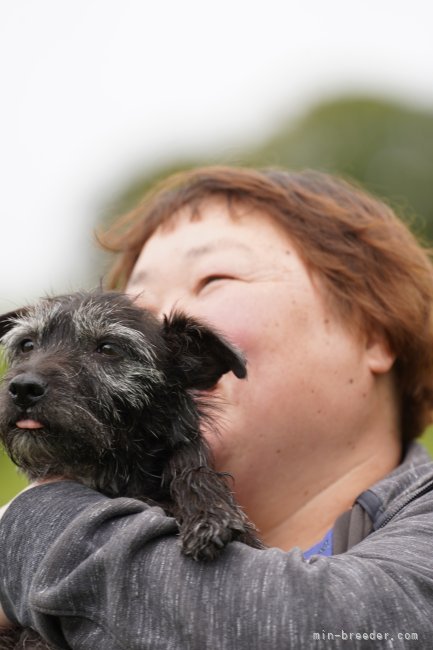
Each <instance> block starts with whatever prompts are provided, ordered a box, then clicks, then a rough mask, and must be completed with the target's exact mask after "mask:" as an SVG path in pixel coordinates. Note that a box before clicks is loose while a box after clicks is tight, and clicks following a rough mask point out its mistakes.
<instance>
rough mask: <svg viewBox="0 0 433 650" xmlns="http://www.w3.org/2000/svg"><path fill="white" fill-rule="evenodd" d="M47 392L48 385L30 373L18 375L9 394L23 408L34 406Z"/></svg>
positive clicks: (10, 387) (11, 384) (10, 385)
mask: <svg viewBox="0 0 433 650" xmlns="http://www.w3.org/2000/svg"><path fill="white" fill-rule="evenodd" d="M46 392H47V385H46V383H45V382H44V381H42V379H41V378H40V377H36V376H35V375H31V374H29V373H22V374H21V375H17V376H16V377H14V379H12V381H11V382H10V384H9V394H10V396H11V397H12V399H13V401H14V402H15V404H17V405H18V406H21V408H27V407H29V406H33V404H36V402H38V401H39V400H40V399H41V397H43V396H44V395H45V393H46Z"/></svg>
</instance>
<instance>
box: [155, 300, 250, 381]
mask: <svg viewBox="0 0 433 650" xmlns="http://www.w3.org/2000/svg"><path fill="white" fill-rule="evenodd" d="M163 336H164V339H165V342H166V344H167V347H168V354H169V362H170V366H172V369H173V371H174V373H175V375H176V376H177V377H178V378H180V380H181V382H182V383H183V385H184V386H185V388H196V389H198V390H207V389H209V388H212V387H213V386H215V384H216V383H217V381H218V380H219V378H220V377H221V376H222V375H225V374H226V373H227V372H233V373H234V374H235V375H236V377H239V378H240V379H243V378H244V377H246V375H247V369H246V362H245V359H244V357H243V356H242V354H241V353H240V352H239V350H237V349H236V348H235V347H234V346H233V345H232V344H231V343H228V341H226V340H225V339H224V338H223V337H222V336H221V335H220V334H218V333H216V332H214V331H213V330H212V329H211V328H209V327H207V326H206V325H204V324H202V323H199V322H198V321H196V320H195V319H193V318H189V317H188V316H185V315H184V314H181V313H179V312H174V313H172V314H170V316H168V317H167V316H165V317H164V324H163Z"/></svg>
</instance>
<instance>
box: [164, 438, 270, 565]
mask: <svg viewBox="0 0 433 650" xmlns="http://www.w3.org/2000/svg"><path fill="white" fill-rule="evenodd" d="M207 457H208V453H207V450H206V448H205V447H204V445H202V446H201V448H199V449H197V448H196V446H194V447H192V446H188V447H182V448H181V449H179V450H178V451H177V452H176V454H175V455H174V456H173V458H172V460H171V461H170V464H169V467H168V469H167V476H166V479H167V480H168V482H169V483H170V494H171V497H172V500H173V504H174V505H173V507H172V510H173V514H174V516H175V517H176V519H177V521H178V523H179V527H180V541H181V544H182V551H183V553H184V554H185V555H189V556H191V557H192V558H193V559H194V560H212V559H214V558H216V557H217V556H218V554H219V553H220V552H221V550H222V549H223V548H224V546H225V545H226V544H227V543H228V542H230V541H232V540H238V541H241V542H244V543H245V544H248V545H249V546H253V547H255V548H263V544H262V543H261V542H260V541H259V539H258V538H257V536H256V533H257V531H256V529H255V528H254V526H253V524H252V523H251V522H250V521H249V520H248V518H247V516H246V515H245V513H244V512H243V511H242V509H241V508H240V506H238V505H237V503H236V502H235V500H234V498H233V494H232V492H231V490H230V488H229V485H228V482H227V477H226V475H224V474H221V473H219V472H216V471H214V470H213V469H211V468H210V467H209V464H208V458H207Z"/></svg>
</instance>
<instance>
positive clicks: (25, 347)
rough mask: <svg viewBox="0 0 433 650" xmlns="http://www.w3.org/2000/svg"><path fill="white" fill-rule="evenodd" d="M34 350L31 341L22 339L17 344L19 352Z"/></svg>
mask: <svg viewBox="0 0 433 650" xmlns="http://www.w3.org/2000/svg"><path fill="white" fill-rule="evenodd" d="M34 348H35V344H34V343H33V341H32V340H31V339H23V340H22V341H21V342H20V344H19V349H20V350H21V352H24V353H26V352H31V351H32V350H34Z"/></svg>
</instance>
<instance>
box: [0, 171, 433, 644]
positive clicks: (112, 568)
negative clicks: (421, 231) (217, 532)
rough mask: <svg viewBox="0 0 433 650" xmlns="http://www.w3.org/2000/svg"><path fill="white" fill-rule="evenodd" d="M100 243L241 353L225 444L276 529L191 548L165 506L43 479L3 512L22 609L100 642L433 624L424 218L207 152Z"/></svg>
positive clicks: (256, 505) (122, 282) (22, 616)
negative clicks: (425, 444) (181, 545)
mask: <svg viewBox="0 0 433 650" xmlns="http://www.w3.org/2000/svg"><path fill="white" fill-rule="evenodd" d="M105 244H106V246H107V247H109V248H111V249H112V250H116V251H118V252H119V253H120V255H119V258H118V261H117V263H116V266H115V267H114V269H113V273H112V275H111V278H110V283H111V285H112V286H116V287H118V288H122V289H123V288H125V289H126V290H127V291H128V292H129V293H130V294H132V295H134V296H136V297H137V300H140V301H141V302H142V304H143V305H145V306H146V307H148V308H150V309H152V310H153V311H154V312H155V314H157V315H158V316H162V315H163V314H164V313H168V312H169V311H170V310H171V309H173V308H174V307H179V308H182V309H183V310H185V311H187V312H188V313H190V314H191V315H193V316H196V317H198V318H201V319H203V320H205V321H207V322H209V323H210V324H211V325H213V326H215V327H216V328H217V329H219V330H220V331H221V332H222V333H223V334H225V335H226V337H227V338H228V339H230V340H231V341H233V342H234V343H235V344H237V345H238V346H239V347H240V348H241V350H243V352H244V353H245V355H246V357H247V359H248V368H249V379H248V381H247V382H239V381H238V380H236V379H235V378H232V377H231V376H230V375H226V376H225V377H224V378H223V379H222V380H221V381H220V382H219V384H218V386H217V389H216V392H217V394H218V395H219V396H220V397H221V399H222V401H223V404H224V410H223V413H222V417H221V423H220V424H221V427H220V428H221V433H220V435H219V436H214V437H212V438H210V444H211V446H212V448H213V451H214V455H215V461H216V465H217V467H218V469H221V470H224V471H228V472H230V473H231V474H232V476H233V478H234V492H235V494H236V497H237V499H238V501H239V502H240V504H241V505H242V506H243V507H244V509H245V511H246V512H247V514H248V515H249V517H250V518H251V519H252V520H253V521H254V523H255V524H256V525H257V527H258V529H259V531H260V534H261V537H262V539H263V540H264V542H265V543H266V545H267V546H269V547H270V548H269V550H265V551H258V550H255V549H251V548H249V547H246V546H244V545H242V544H239V543H233V544H231V545H229V547H228V548H227V550H226V551H225V552H224V553H223V555H222V557H221V558H220V559H219V560H218V561H216V562H214V563H210V564H201V565H200V564H196V563H193V562H191V561H190V560H187V559H185V558H183V557H182V556H181V554H180V552H179V549H178V546H177V544H176V538H175V527H174V525H173V522H172V520H171V519H169V518H168V517H165V516H164V515H163V514H162V513H161V512H159V511H158V510H154V509H151V508H148V507H147V506H145V505H144V504H141V503H139V502H135V501H133V500H125V499H119V500H109V499H107V498H105V497H103V496H102V495H99V494H97V493H94V492H92V491H91V490H88V489H87V488H84V487H83V486H81V485H78V484H74V483H70V482H61V481H59V482H55V483H52V484H49V485H43V486H39V487H37V488H35V489H32V490H28V491H27V492H26V493H25V494H22V495H21V496H20V497H18V498H17V499H16V501H14V502H13V504H12V506H11V507H10V508H9V509H8V510H7V512H6V515H5V517H4V519H3V520H2V525H1V527H0V545H1V550H2V552H3V553H4V554H6V555H7V556H8V559H7V561H6V563H5V565H4V566H3V568H2V580H1V584H2V585H3V586H2V587H1V593H0V595H1V599H2V604H3V607H4V609H5V611H6V614H7V615H8V616H9V618H17V619H18V620H20V622H21V623H23V624H26V625H29V624H30V625H32V626H34V627H36V628H37V629H38V630H39V631H41V632H42V633H44V634H45V636H46V638H47V639H49V640H51V641H52V642H54V643H57V644H58V645H59V646H60V647H69V646H70V647H77V648H78V647H79V648H104V650H105V649H108V648H120V647H124V648H128V649H131V648H152V649H155V648H159V647H160V648H197V649H200V650H203V648H212V649H215V648H218V649H223V648H224V649H225V648H227V649H229V648H230V649H234V648H236V649H237V648H244V647H245V648H247V647H248V648H258V649H259V648H260V649H261V650H262V649H263V648H273V649H276V650H277V649H278V648H288V647H293V648H310V647H314V640H319V641H322V643H323V641H327V640H328V639H329V640H331V639H332V641H333V643H335V647H340V643H341V644H342V647H344V645H345V644H346V645H347V641H350V642H351V644H352V646H351V647H365V643H366V641H367V640H368V642H369V643H370V642H371V641H372V640H374V641H376V640H381V639H383V640H385V641H388V642H390V639H391V638H393V639H394V641H393V643H394V645H393V646H392V647H404V642H405V640H407V637H405V636H404V635H407V634H415V635H417V640H419V641H424V643H427V639H428V638H431V634H432V632H433V623H432V622H431V616H428V615H427V613H428V612H431V607H432V604H433V561H431V560H430V557H431V553H430V539H431V533H432V532H433V507H432V506H431V505H430V501H431V495H430V494H429V491H430V489H433V463H431V462H430V460H429V458H428V457H427V455H426V454H425V452H423V450H422V449H421V448H420V447H419V446H418V445H416V444H413V442H412V441H413V439H414V438H415V437H416V436H418V435H419V434H420V433H421V432H422V431H423V429H424V427H425V426H426V425H427V424H428V422H429V421H430V415H431V406H432V394H433V393H432V382H433V373H432V367H433V346H432V343H433V325H432V304H433V273H432V267H431V264H430V262H429V259H428V257H427V255H426V253H424V252H423V251H422V249H421V247H420V246H419V245H418V244H417V243H416V241H415V240H414V238H413V237H412V236H411V235H410V233H409V232H408V230H407V229H406V228H405V227H404V226H403V224H402V223H401V222H399V221H398V220H397V218H396V217H395V216H394V214H393V213H392V211H391V210H390V209H389V208H387V207H385V206H384V205H383V204H381V203H380V202H378V201H376V200H374V199H372V198H371V197H369V196H367V195H366V194H364V193H363V192H361V191H359V190H357V189H355V188H353V187H350V186H348V185H346V184H345V183H343V182H341V181H338V180H336V179H332V178H331V177H328V176H325V175H321V174H314V173H311V172H308V173H299V174H288V173H284V172H276V171H267V172H256V171H253V170H242V169H231V168H209V169H199V170H196V171H193V172H190V173H187V174H185V175H181V176H180V177H175V178H174V179H171V180H169V181H168V182H166V183H165V184H164V186H163V187H162V188H160V189H159V190H158V191H157V192H156V193H154V194H152V195H151V196H150V197H148V198H147V199H146V200H145V202H144V203H143V204H142V205H140V206H139V207H138V208H137V209H136V210H134V211H133V213H132V214H130V215H128V216H127V217H126V218H125V219H123V220H122V221H121V222H120V223H119V224H118V225H117V226H116V227H115V228H114V229H113V230H112V231H111V232H110V233H108V234H107V235H106V237H105ZM29 513H30V514H29ZM18 526H20V527H24V526H28V527H29V530H30V531H33V532H32V535H31V536H30V539H29V537H28V536H27V535H26V536H25V537H24V536H22V535H20V533H19V532H18V531H17V527H18ZM26 530H27V528H26ZM310 556H311V559H310V560H307V559H306V558H308V557H310ZM323 556H328V557H323ZM330 635H331V636H330ZM332 635H334V636H332ZM345 635H346V636H345ZM363 635H367V636H363ZM369 635H370V636H369ZM372 635H373V636H374V638H373V636H372ZM385 635H386V636H385ZM413 638H415V637H413ZM67 644H69V646H68V645H67ZM363 644H364V645H363ZM422 647H428V643H427V645H424V646H422Z"/></svg>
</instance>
